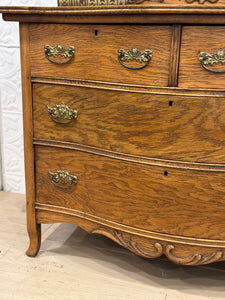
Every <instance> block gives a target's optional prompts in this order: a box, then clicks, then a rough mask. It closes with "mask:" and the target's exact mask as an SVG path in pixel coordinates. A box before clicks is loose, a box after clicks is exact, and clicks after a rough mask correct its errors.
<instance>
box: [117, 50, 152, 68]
mask: <svg viewBox="0 0 225 300" xmlns="http://www.w3.org/2000/svg"><path fill="white" fill-rule="evenodd" d="M151 58H152V50H150V49H146V50H144V51H142V52H141V51H140V50H138V49H137V48H135V47H134V48H132V49H131V50H129V51H126V50H124V49H119V50H118V59H119V62H120V63H121V65H122V66H124V67H125V68H128V69H131V70H139V69H143V68H145V67H146V66H147V65H148V64H149V62H150V60H151ZM134 60H135V61H137V62H139V63H145V64H144V65H142V66H139V67H130V66H128V65H126V64H124V63H123V62H126V61H127V62H129V61H134Z"/></svg>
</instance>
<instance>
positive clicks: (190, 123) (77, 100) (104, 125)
mask: <svg viewBox="0 0 225 300" xmlns="http://www.w3.org/2000/svg"><path fill="white" fill-rule="evenodd" d="M53 111H54V113H55V118H54V113H53ZM60 111H63V112H65V111H71V116H68V115H67V118H65V114H64V115H61V116H60ZM72 113H74V115H72ZM33 114H34V137H35V138H39V139H52V140H61V141H65V142H76V143H80V144H86V145H89V146H94V147H98V148H103V149H107V150H113V151H117V152H123V153H129V154H135V155H143V156H149V157H157V158H164V159H174V160H184V161H199V162H200V161H201V162H214V163H215V162H217V163H225V140H224V141H223V140H222V141H221V134H223V132H224V131H225V121H224V120H225V98H217V97H212V96H211V97H203V96H201V97H193V96H192V97H191V96H188V97H187V96H183V95H180V96H178V95H176V96H174V95H169V94H168V95H157V94H156V95H155V94H150V93H143V92H142V93H141V92H137V91H136V92H126V91H123V90H121V89H120V91H111V90H105V89H93V88H85V87H71V86H64V85H61V86H60V85H48V84H34V86H33ZM56 116H57V117H56ZM200 149H201V150H200Z"/></svg>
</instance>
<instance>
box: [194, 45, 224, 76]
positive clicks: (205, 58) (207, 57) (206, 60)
mask: <svg viewBox="0 0 225 300" xmlns="http://www.w3.org/2000/svg"><path fill="white" fill-rule="evenodd" d="M199 60H200V63H201V65H202V66H203V68H204V69H206V70H207V71H210V72H213V73H225V70H222V71H220V70H214V69H211V68H209V67H208V66H209V65H210V66H213V65H217V64H219V63H220V64H222V65H224V64H225V52H224V50H223V49H219V50H218V51H217V52H215V53H213V54H210V53H207V52H200V53H199Z"/></svg>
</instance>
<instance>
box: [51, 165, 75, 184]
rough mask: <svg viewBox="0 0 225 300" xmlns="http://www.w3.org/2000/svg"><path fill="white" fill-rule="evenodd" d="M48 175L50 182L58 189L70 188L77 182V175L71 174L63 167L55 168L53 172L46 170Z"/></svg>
mask: <svg viewBox="0 0 225 300" xmlns="http://www.w3.org/2000/svg"><path fill="white" fill-rule="evenodd" d="M48 175H49V178H50V180H51V182H52V183H53V184H54V185H55V186H56V187H58V188H60V189H71V188H72V187H73V186H74V185H76V183H77V176H75V175H71V174H70V172H68V171H66V170H65V169H64V168H63V169H62V170H57V171H56V172H55V173H54V172H51V171H48ZM59 183H60V184H62V185H60V184H59Z"/></svg>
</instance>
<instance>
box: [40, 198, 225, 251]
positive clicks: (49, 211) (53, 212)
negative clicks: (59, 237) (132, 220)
mask: <svg viewBox="0 0 225 300" xmlns="http://www.w3.org/2000/svg"><path fill="white" fill-rule="evenodd" d="M35 209H36V211H37V222H38V223H42V224H48V223H53V222H54V221H53V220H55V222H65V219H66V217H67V220H68V222H70V223H73V224H75V225H78V226H81V227H82V228H84V229H85V225H83V224H88V223H91V224H92V227H93V225H94V228H92V230H91V231H88V232H93V230H96V228H97V229H98V230H99V228H102V227H103V228H104V227H106V228H107V232H108V230H109V232H111V231H110V229H111V228H113V229H114V230H117V231H119V232H120V231H122V232H123V233H127V234H132V235H135V236H137V237H142V238H150V239H153V240H157V241H160V242H162V243H163V244H165V243H169V244H171V243H172V244H180V245H184V246H200V247H207V248H217V249H218V248H220V249H221V248H224V250H225V240H224V241H223V240H214V239H201V238H195V237H184V236H177V235H170V234H165V233H158V232H154V231H150V230H144V229H139V228H136V227H131V226H127V225H123V224H120V223H116V222H114V221H110V220H107V219H103V218H101V217H97V216H94V215H91V214H88V213H85V212H82V211H78V210H75V209H71V208H65V207H60V206H56V205H50V204H42V203H37V202H36V203H35ZM56 216H57V217H56ZM79 220H80V223H79ZM82 225H83V226H82ZM99 226H101V227H99ZM85 230H86V229H85ZM95 233H97V232H96V231H95ZM130 247H134V245H130ZM156 249H157V251H158V249H159V246H158V245H157V246H156ZM169 250H170V251H169V252H170V253H171V251H172V250H173V249H172V248H171V249H169ZM167 251H168V249H167ZM169 252H168V253H169ZM154 255H155V254H154Z"/></svg>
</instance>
